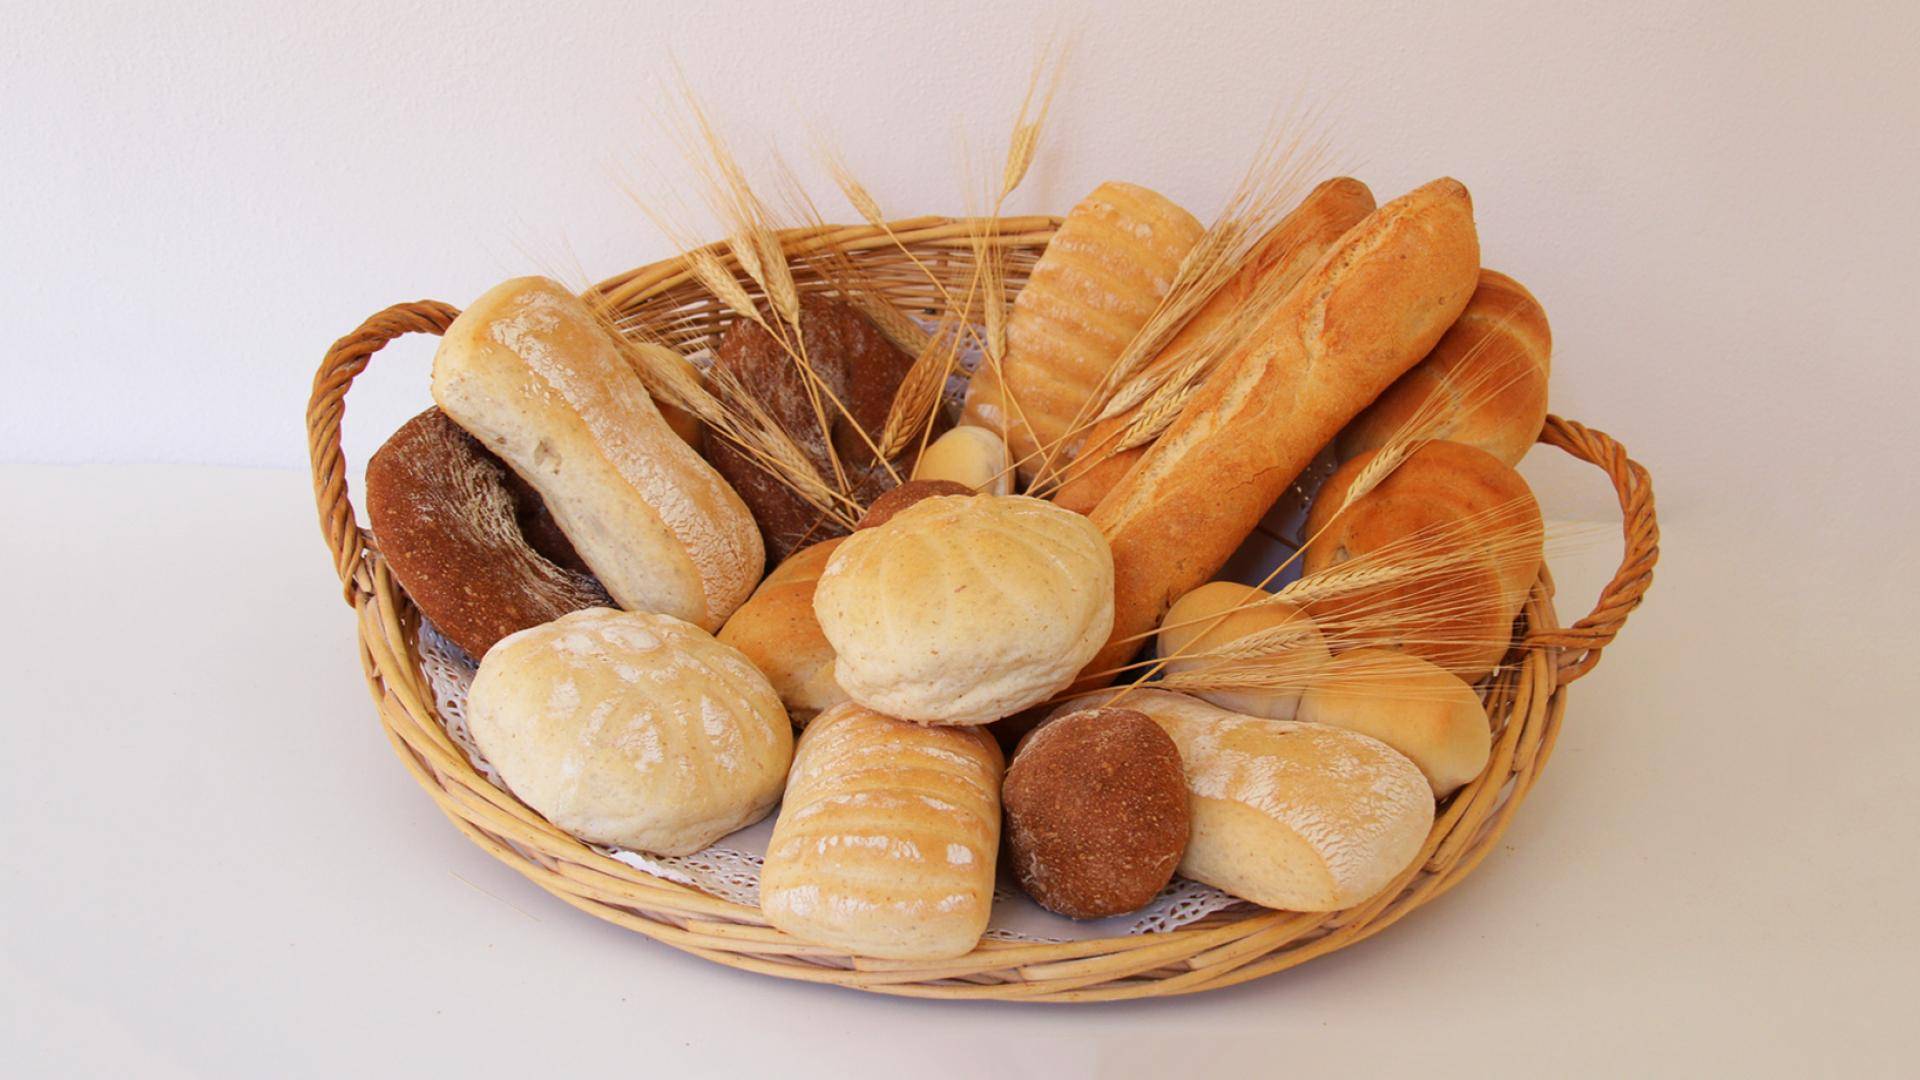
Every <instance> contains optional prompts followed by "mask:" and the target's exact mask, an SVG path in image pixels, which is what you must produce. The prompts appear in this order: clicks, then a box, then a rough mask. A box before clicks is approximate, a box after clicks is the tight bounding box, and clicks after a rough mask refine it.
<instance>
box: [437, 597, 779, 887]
mask: <svg viewBox="0 0 1920 1080" xmlns="http://www.w3.org/2000/svg"><path fill="white" fill-rule="evenodd" d="M467 723H468V725H469V726H470V727H471V729H472V731H473V738H474V741H475V742H476V743H477V744H478V745H479V747H480V753H481V754H482V756H484V757H485V758H486V759H487V761H489V762H491V763H492V765H493V767H494V768H496V769H498V770H499V771H500V775H501V776H502V777H503V778H504V779H505V780H506V782H507V786H508V787H509V788H511V789H512V790H513V793H514V795H516V796H517V797H519V799H520V801H522V802H524V803H526V804H527V805H528V806H531V807H532V808H534V809H535V810H538V811H539V812H540V813H542V814H544V815H545V816H546V818H547V820H548V821H551V822H553V823H554V824H555V825H557V826H559V827H560V828H562V829H565V830H566V831H567V832H570V833H572V834H573V835H575V836H577V837H579V838H580V839H582V840H586V841H588V842H590V843H596V844H610V845H613V846H615V847H623V848H631V849H634V850H638V851H650V852H654V853H657V854H661V855H687V854H691V853H693V852H696V851H699V850H701V849H702V848H705V847H706V846H708V845H709V844H711V843H713V842H714V841H715V840H718V839H720V838H721V837H723V836H725V835H727V834H728V833H730V832H733V831H734V830H735V829H739V828H742V827H744V826H746V825H750V824H752V823H753V822H756V821H758V820H760V819H761V818H763V817H765V816H766V815H767V812H768V811H769V810H771V809H772V808H773V805H774V803H775V802H777V801H778V800H779V798H780V791H781V788H782V787H783V786H784V785H785V783H786V776H787V765H788V764H789V763H790V762H791V761H792V759H793V728H792V726H791V725H790V724H789V723H788V722H787V714H786V711H785V710H783V709H782V708H781V707H780V699H779V697H778V696H777V695H776V694H775V693H774V691H773V687H772V686H770V685H768V683H767V679H766V676H764V675H762V674H760V672H759V671H757V670H755V669H754V666H753V665H752V664H751V663H749V662H748V661H747V658H746V657H745V656H743V655H741V653H740V651H739V650H737V649H734V648H731V647H729V646H726V645H722V644H721V643H720V642H718V641H715V640H714V639H713V637H712V636H711V635H709V634H708V633H707V632H706V631H704V630H702V629H700V628H699V627H697V626H694V625H693V624H691V623H688V622H683V621H682V620H680V619H676V618H674V617H673V616H671V615H650V614H645V613H642V612H623V611H615V610H613V609H611V608H588V609H587V610H585V611H576V612H574V613H572V614H570V615H565V616H562V617H561V618H558V619H555V620H554V621H552V622H550V623H546V624H544V625H542V626H536V627H533V628H532V629H529V630H522V631H520V632H519V633H517V634H512V635H509V636H508V637H506V638H503V639H501V641H500V643H499V644H497V645H495V646H494V647H493V648H492V649H490V650H488V652H487V656H486V659H484V660H482V661H481V662H480V672H479V674H478V675H476V676H474V680H473V688H472V689H471V690H470V691H469V692H468V695H467Z"/></svg>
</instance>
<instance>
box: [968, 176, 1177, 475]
mask: <svg viewBox="0 0 1920 1080" xmlns="http://www.w3.org/2000/svg"><path fill="white" fill-rule="evenodd" d="M1204 232H1205V229H1204V228H1202V226H1201V224H1200V222H1199V221H1198V220H1196V219H1195V218H1194V216H1193V215H1192V214H1189V213H1187V212H1186V211H1185V210H1182V209H1181V208H1180V207H1178V206H1176V205H1175V204H1174V203H1173V202H1172V201H1171V200H1169V199H1167V198H1166V197H1165V196H1163V195H1161V194H1159V193H1158V192H1154V191H1149V190H1148V189H1146V188H1143V187H1140V186H1138V185H1136V184H1126V183H1120V182H1118V181H1108V182H1107V183H1104V184H1101V185H1100V186H1099V187H1097V188H1095V189H1094V190H1093V193H1092V194H1090V195H1088V196H1087V197H1086V198H1084V199H1082V200H1080V202H1079V204H1078V205H1076V206H1074V208H1073V209H1072V210H1071V211H1069V212H1068V213H1067V216H1066V219H1065V220H1063V221H1062V222H1061V223H1060V228H1059V229H1058V230H1056V231H1055V232H1054V234H1053V239H1052V240H1051V241H1049V242H1048V244H1047V249H1046V251H1045V252H1043V253H1042V254H1041V256H1040V260H1039V262H1037V263H1035V264H1034V267H1033V272H1032V273H1031V274H1029V275H1028V276H1027V283H1026V285H1025V286H1024V287H1022V288H1021V290H1020V292H1019V294H1018V295H1017V296H1015V297H1014V301H1013V312H1012V314H1011V315H1009V316H1008V318H1007V354H1006V357H1005V359H1004V360H1003V361H1002V363H1001V365H1000V370H999V371H997V372H996V371H994V370H991V369H990V367H988V366H984V365H983V366H982V367H981V368H980V370H978V371H976V372H975V373H974V375H973V379H972V381H971V383H970V384H969V386H968V388H967V399H966V406H965V408H964V409H963V410H962V412H961V422H962V423H965V424H973V425H977V426H980V427H985V428H989V429H992V430H993V431H995V432H1000V431H1004V432H1006V438H1007V444H1008V446H1009V447H1010V448H1011V450H1012V451H1013V457H1014V461H1015V463H1016V464H1017V465H1018V468H1019V473H1020V476H1021V477H1022V478H1030V477H1032V476H1033V475H1034V473H1035V472H1036V471H1037V470H1038V469H1039V467H1040V464H1041V459H1042V457H1043V455H1044V453H1045V452H1051V451H1053V450H1054V448H1056V447H1058V448H1059V460H1060V461H1065V460H1066V459H1067V450H1068V449H1070V448H1069V447H1064V446H1060V444H1061V442H1062V441H1063V440H1066V441H1072V440H1071V439H1069V438H1068V436H1069V432H1068V428H1069V426H1070V425H1072V424H1073V423H1074V422H1075V421H1076V418H1078V419H1081V420H1085V419H1090V418H1087V417H1080V416H1079V413H1080V409H1081V406H1082V405H1084V404H1085V403H1086V401H1087V399H1088V398H1089V397H1091V396H1092V394H1093V391H1094V388H1095V387H1096V386H1097V385H1098V384H1099V382H1100V380H1101V378H1102V377H1104V376H1105V375H1106V373H1107V371H1108V370H1109V369H1110V368H1112V367H1113V365H1114V363H1115V362H1117V361H1118V360H1119V359H1120V354H1121V353H1122V352H1123V351H1124V350H1125V349H1126V347H1127V343H1128V342H1129V341H1131V340H1133V336H1134V335H1135V334H1136V333H1138V332H1139V330H1140V328H1141V327H1142V326H1144V325H1146V322H1147V318H1148V317H1149V316H1151V315H1152V314H1153V311H1154V309H1155V308H1156V307H1158V306H1159V304H1160V301H1161V300H1163V299H1165V298H1166V295H1167V293H1168V291H1169V290H1171V288H1172V287H1173V281H1174V278H1175V276H1176V275H1177V274H1178V273H1179V270H1180V261H1181V260H1182V259H1184V258H1185V257H1186V254H1187V252H1188V251H1189V250H1190V249H1192V247H1193V245H1194V244H1195V243H1197V242H1199V240H1200V237H1201V234H1202V233H1204Z"/></svg>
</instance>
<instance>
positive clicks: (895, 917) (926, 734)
mask: <svg viewBox="0 0 1920 1080" xmlns="http://www.w3.org/2000/svg"><path fill="white" fill-rule="evenodd" d="M1003 768H1004V762H1003V760H1002V758H1001V756H1000V747H999V745H998V744H997V743H995V742H994V741H993V738H992V736H990V735H988V734H987V733H986V732H985V731H983V730H981V729H979V728H954V727H924V726H921V725H919V724H911V723H907V722H906V721H903V720H895V719H893V718H891V717H887V716H882V715H880V714H879V713H876V712H873V711H872V710H870V709H866V708H863V707H862V706H860V705H856V704H853V703H851V702H849V703H847V704H844V705H838V706H835V707H834V708H832V709H829V710H827V711H826V712H824V713H821V714H820V715H819V716H818V717H817V718H815V720H814V722H813V723H812V724H811V725H809V726H808V727H807V730H806V732H805V733H804V734H803V735H801V736H800V747H799V750H798V751H797V752H796V753H795V755H794V759H793V775H792V777H791V778H790V779H789V780H788V781H787V794H786V800H785V802H784V803H783V804H782V806H781V809H780V819H779V820H778V821H777V822H776V823H775V824H774V827H773V839H772V841H771V842H770V843H769V844H768V845H767V860H766V866H765V867H764V869H762V870H761V873H760V910H761V912H762V913H763V914H765V915H766V917H767V921H768V922H769V923H772V924H773V925H774V926H777V927H779V928H780V929H782V930H785V931H786V932H788V933H790V934H792V935H794V936H795V937H798V938H801V939H803V940H806V941H811V942H815V943H817V944H821V945H832V946H836V947H838V948H843V949H846V950H847V951H849V952H852V953H857V954H860V955H862V956H875V957H884V958H888V959H897V960H922V959H928V960H931V959H941V958H945V957H952V956H960V955H963V954H965V953H967V952H969V951H971V950H972V949H973V947H974V945H975V944H977V943H978V942H979V940H980V934H981V932H982V931H984V930H985V929H986V928H987V918H988V916H989V915H990V914H991V913H992V910H993V870H994V859H995V857H996V856H997V855H998V853H999V849H1000V777H1001V772H1002V770H1003Z"/></svg>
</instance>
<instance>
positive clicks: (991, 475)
mask: <svg viewBox="0 0 1920 1080" xmlns="http://www.w3.org/2000/svg"><path fill="white" fill-rule="evenodd" d="M913 479H915V480H949V481H952V482H953V483H956V484H965V485H966V486H967V487H970V488H972V489H973V490H975V491H977V492H979V493H980V494H982V495H1011V494H1013V470H1012V469H1009V468H1007V446H1006V444H1005V443H1003V442H1001V441H1000V435H999V433H997V432H993V431H988V430H987V429H986V428H983V427H975V426H973V425H972V424H961V425H960V426H959V427H956V428H953V429H951V430H949V431H948V432H947V433H946V434H945V435H942V436H940V437H939V438H937V439H935V440H933V442H931V443H928V444H927V449H926V451H925V452H924V453H922V454H921V455H920V460H919V461H917V462H915V463H914V466H913Z"/></svg>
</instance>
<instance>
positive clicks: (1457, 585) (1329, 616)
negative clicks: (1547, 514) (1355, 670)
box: [1301, 442, 1545, 683]
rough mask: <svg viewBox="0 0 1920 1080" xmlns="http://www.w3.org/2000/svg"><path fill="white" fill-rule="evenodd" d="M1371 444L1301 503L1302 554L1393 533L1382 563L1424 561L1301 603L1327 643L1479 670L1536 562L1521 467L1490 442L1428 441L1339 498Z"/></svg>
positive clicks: (1311, 568)
mask: <svg viewBox="0 0 1920 1080" xmlns="http://www.w3.org/2000/svg"><path fill="white" fill-rule="evenodd" d="M1376 453H1378V451H1371V450H1370V451H1368V452H1367V453H1364V454H1362V455H1360V456H1359V457H1357V458H1354V459H1353V460H1352V461H1349V462H1347V463H1346V464H1344V465H1342V466H1340V468H1338V469H1336V470H1334V473H1333V475H1332V476H1330V477H1328V478H1327V481H1326V483H1324V484H1322V485H1321V486H1320V491H1319V493H1318V494H1316V495H1315V496H1314V501H1313V507H1312V509H1311V510H1309V511H1308V513H1307V523H1306V527H1305V530H1304V531H1305V534H1306V535H1307V536H1309V537H1312V538H1313V539H1312V541H1311V542H1310V543H1308V544H1307V547H1306V550H1305V551H1304V552H1303V553H1302V555H1301V566H1302V567H1303V568H1304V570H1305V572H1306V573H1308V574H1321V573H1324V572H1326V571H1329V570H1331V569H1333V568H1335V567H1338V566H1341V565H1343V564H1345V563H1347V562H1349V561H1350V560H1353V559H1356V558H1360V557H1363V556H1368V555H1370V554H1371V553H1374V552H1376V551H1379V550H1380V549H1382V548H1387V546H1388V545H1396V546H1395V547H1392V548H1388V551H1387V554H1385V555H1380V556H1375V558H1379V559H1383V560H1384V562H1383V563H1382V565H1383V566H1385V567H1388V568H1390V567H1391V566H1392V565H1394V563H1395V562H1398V563H1399V564H1400V565H1402V566H1414V567H1419V566H1422V565H1423V562H1422V560H1424V561H1425V562H1424V565H1427V566H1431V567H1432V569H1431V570H1424V571H1422V572H1421V573H1419V574H1418V575H1416V576H1413V577H1409V578H1398V579H1396V578H1389V579H1387V580H1386V581H1384V582H1383V583H1381V584H1380V585H1378V586H1376V587H1371V588H1359V589H1353V590H1348V591H1345V592H1341V593H1337V594H1334V595H1331V596H1328V597H1325V598H1323V599H1319V600H1316V601H1314V602H1313V603H1312V604H1310V605H1309V608H1310V610H1311V612H1312V614H1313V616H1314V618H1315V620H1316V621H1318V622H1319V623H1320V626H1321V629H1322V630H1323V631H1324V632H1326V633H1327V634H1329V635H1331V636H1332V638H1333V639H1334V644H1335V647H1336V648H1341V647H1346V648H1351V647H1353V646H1355V645H1362V644H1364V645H1387V646H1394V647H1397V648H1400V649H1402V650H1404V651H1405V652H1408V653H1410V654H1412V655H1414V656H1418V657H1420V658H1422V659H1424V660H1428V661H1431V662H1433V663H1435V664H1438V665H1439V666H1440V667H1442V668H1445V669H1446V670H1448V671H1450V672H1452V673H1453V674H1455V675H1458V676H1459V677H1460V678H1461V679H1464V680H1465V681H1467V682H1470V683H1471V682H1476V681H1478V680H1479V679H1480V677H1481V676H1483V675H1485V674H1486V673H1487V672H1489V671H1491V670H1492V669H1493V667H1494V666H1495V665H1496V664H1498V663H1499V662H1500V658H1501V657H1503V656H1505V655H1506V652H1507V649H1508V648H1509V646H1510V645H1511V644H1512V638H1513V620H1514V617H1515V616H1516V615H1518V614H1519V613H1520V608H1521V606H1522V605H1524V604H1525V603H1526V599H1527V593H1528V592H1529V591H1530V590H1531V589H1532V588H1533V583H1534V579H1535V577H1537V576H1538V575H1539V573H1540V562H1541V558H1542V546H1543V543H1544V540H1545V532H1544V527H1543V524H1542V522H1541V518H1540V504H1539V503H1538V502H1536V501H1535V500H1534V497H1533V492H1532V490H1530V489H1529V488H1528V487H1527V482H1526V481H1525V480H1524V479H1522V478H1521V476H1520V474H1519V473H1517V472H1515V471H1513V469H1511V468H1509V467H1508V466H1506V465H1503V464H1501V463H1500V461H1499V459H1497V458H1495V457H1494V456H1493V455H1492V454H1489V453H1487V452H1486V451H1484V450H1479V449H1475V448H1474V447H1471V446H1466V445H1464V444H1461V443H1455V442H1430V443H1426V444H1425V445H1423V446H1421V447H1419V448H1418V449H1417V450H1415V451H1413V452H1412V453H1411V454H1409V455H1408V456H1407V458H1406V460H1405V461H1402V462H1401V463H1400V465H1399V467H1397V468H1395V469H1394V470H1393V471H1392V472H1391V473H1388V474H1387V476H1386V478H1385V479H1384V480H1381V481H1380V482H1379V484H1378V485H1377V486H1375V487H1374V488H1373V489H1372V490H1371V491H1369V492H1367V493H1366V494H1365V495H1363V496H1361V497H1359V498H1357V499H1355V500H1353V504H1352V505H1351V506H1347V507H1346V508H1345V509H1341V506H1342V504H1343V503H1345V502H1346V501H1347V494H1348V492H1349V491H1350V490H1351V488H1352V485H1353V482H1354V481H1355V480H1356V479H1357V478H1358V477H1359V476H1360V475H1361V473H1362V472H1364V471H1365V469H1366V468H1367V465H1368V464H1369V463H1370V462H1371V461H1372V460H1373V458H1374V455H1375V454H1376ZM1421 537H1428V538H1430V539H1429V540H1425V541H1423V540H1421V539H1420V538H1421ZM1410 544H1411V545H1412V548H1411V550H1409V545H1410ZM1396 552H1397V553H1398V554H1395V553H1396Z"/></svg>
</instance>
